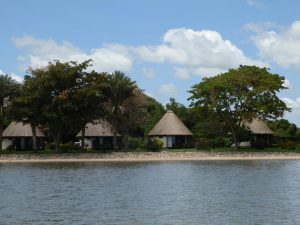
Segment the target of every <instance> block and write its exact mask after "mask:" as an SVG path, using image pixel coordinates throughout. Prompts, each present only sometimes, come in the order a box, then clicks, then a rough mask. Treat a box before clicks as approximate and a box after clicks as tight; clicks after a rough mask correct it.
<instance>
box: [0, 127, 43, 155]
mask: <svg viewBox="0 0 300 225" xmlns="http://www.w3.org/2000/svg"><path fill="white" fill-rule="evenodd" d="M35 129H36V137H37V145H38V148H39V149H40V148H43V138H44V137H45V135H44V134H43V133H42V131H41V130H40V129H39V128H38V127H36V128H35ZM9 146H11V147H12V148H13V149H15V150H24V149H32V130H31V126H30V124H23V123H21V122H15V121H13V122H11V123H10V124H9V126H8V127H7V128H6V129H5V130H4V131H3V134H2V149H7V148H8V147H9Z"/></svg>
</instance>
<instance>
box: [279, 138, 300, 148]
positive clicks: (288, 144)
mask: <svg viewBox="0 0 300 225" xmlns="http://www.w3.org/2000/svg"><path fill="white" fill-rule="evenodd" d="M279 146H280V147H281V148H283V149H289V150H295V149H296V147H297V143H296V142H295V141H293V140H287V141H283V142H281V143H280V144H279Z"/></svg>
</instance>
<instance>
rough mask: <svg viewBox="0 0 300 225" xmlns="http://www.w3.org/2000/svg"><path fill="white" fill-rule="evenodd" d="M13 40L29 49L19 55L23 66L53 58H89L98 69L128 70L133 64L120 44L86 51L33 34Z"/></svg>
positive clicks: (65, 59) (39, 65)
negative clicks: (24, 53)
mask: <svg viewBox="0 0 300 225" xmlns="http://www.w3.org/2000/svg"><path fill="white" fill-rule="evenodd" d="M13 41H14V43H15V46H16V47H17V48H21V49H25V51H27V52H26V53H27V54H26V55H22V56H19V57H18V59H19V61H20V63H21V66H22V68H24V66H25V68H26V67H27V66H28V65H29V66H31V67H33V68H37V67H42V66H46V65H47V64H48V62H49V61H53V60H60V61H62V62H67V61H78V62H82V61H85V60H88V59H92V60H93V68H94V69H95V70H97V71H107V72H111V71H113V70H122V71H128V70H130V69H131V66H132V62H131V59H130V58H129V57H128V56H127V55H126V54H125V52H124V48H122V46H119V45H107V46H105V47H102V48H95V49H91V50H90V51H88V52H85V51H83V50H82V49H80V48H78V47H76V46H74V45H73V44H71V43H70V42H66V41H63V42H61V43H58V42H56V41H54V40H51V39H49V40H44V39H39V38H35V37H31V36H24V37H18V38H14V39H13Z"/></svg>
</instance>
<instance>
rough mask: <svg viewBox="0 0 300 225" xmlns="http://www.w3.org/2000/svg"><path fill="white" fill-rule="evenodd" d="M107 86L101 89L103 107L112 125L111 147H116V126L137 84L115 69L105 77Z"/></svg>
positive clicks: (132, 96)
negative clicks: (103, 97) (103, 100)
mask: <svg viewBox="0 0 300 225" xmlns="http://www.w3.org/2000/svg"><path fill="white" fill-rule="evenodd" d="M107 84H108V85H107V87H106V88H105V89H104V90H103V94H104V96H105V99H106V100H105V101H106V104H105V108H106V111H107V116H106V117H107V120H108V121H109V122H110V123H111V125H112V127H113V133H114V137H113V148H114V150H117V149H118V143H117V133H118V131H117V128H118V122H119V121H120V119H121V117H124V112H125V109H126V104H127V103H128V101H130V99H132V98H134V97H135V96H136V95H135V90H136V89H137V85H136V82H135V81H132V80H131V79H130V78H129V77H128V76H126V75H125V74H124V73H123V72H120V71H115V72H113V73H112V74H110V75H108V77H107Z"/></svg>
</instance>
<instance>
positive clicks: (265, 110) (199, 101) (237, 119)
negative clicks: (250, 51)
mask: <svg viewBox="0 0 300 225" xmlns="http://www.w3.org/2000/svg"><path fill="white" fill-rule="evenodd" d="M283 89H285V86H284V77H282V76H279V75H278V74H272V73H270V72H269V71H268V69H266V68H259V67H256V66H240V67H239V68H238V69H230V70H229V71H228V72H226V73H223V74H219V75H217V76H215V77H210V78H204V79H203V81H202V82H200V83H199V84H196V85H194V86H193V88H192V90H191V91H190V93H191V94H192V96H191V97H190V98H189V99H190V100H192V101H193V102H192V106H194V107H199V108H201V107H203V108H205V109H206V110H208V111H212V112H214V113H216V116H217V117H218V120H219V121H222V122H224V123H225V124H226V125H227V126H228V127H229V128H230V130H231V133H232V137H233V140H234V144H235V149H237V148H238V141H239V140H238V133H237V131H238V129H239V128H240V127H241V126H242V122H243V121H249V122H251V120H253V119H254V118H262V119H267V118H270V119H273V118H277V117H279V116H282V115H283V113H284V112H285V111H286V110H289V109H288V108H287V106H286V104H285V103H284V102H283V101H282V100H281V99H279V97H278V96H277V93H278V92H279V91H280V90H283Z"/></svg>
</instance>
